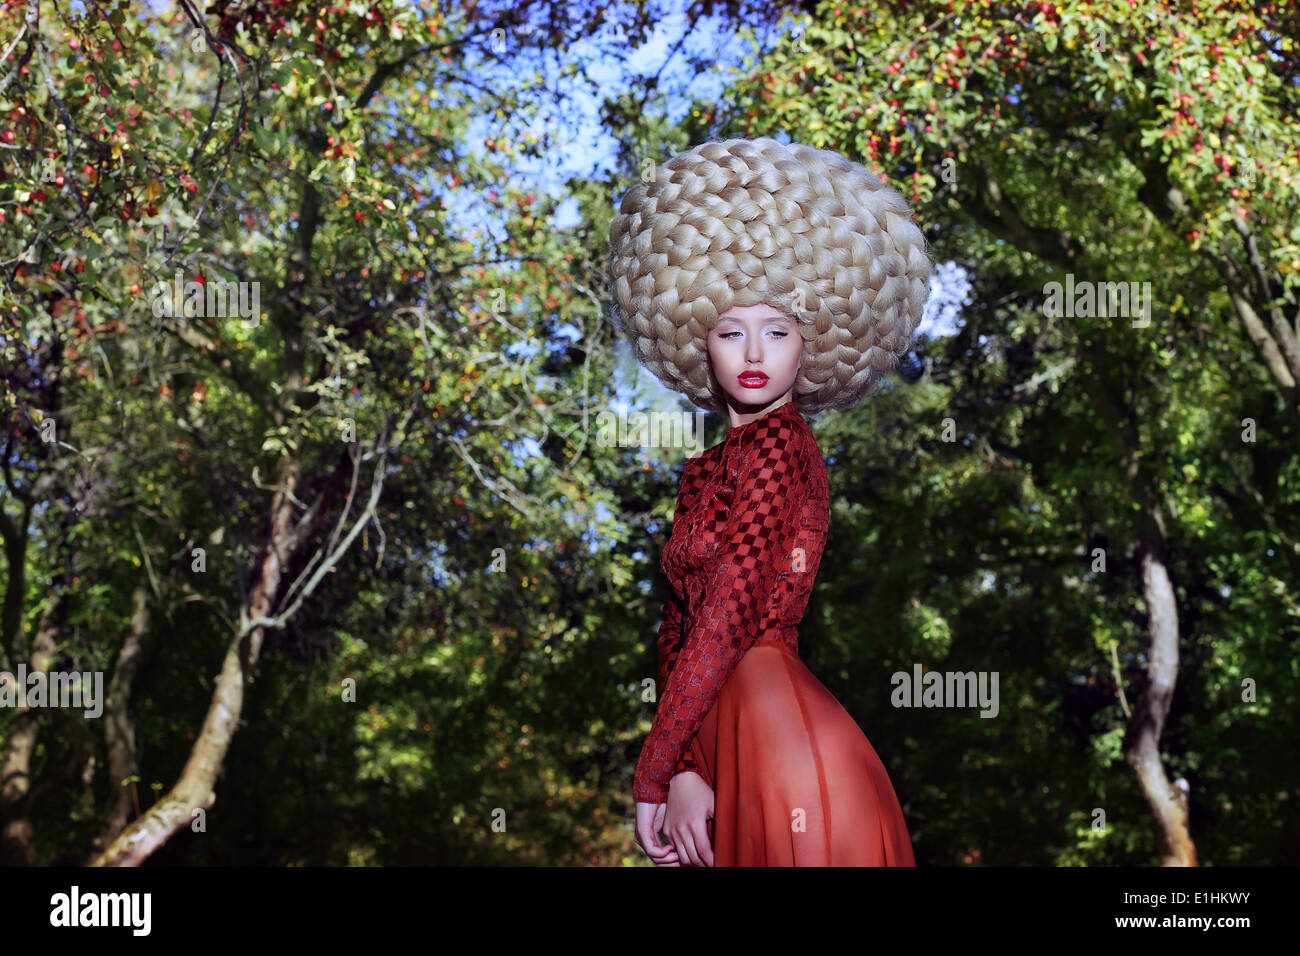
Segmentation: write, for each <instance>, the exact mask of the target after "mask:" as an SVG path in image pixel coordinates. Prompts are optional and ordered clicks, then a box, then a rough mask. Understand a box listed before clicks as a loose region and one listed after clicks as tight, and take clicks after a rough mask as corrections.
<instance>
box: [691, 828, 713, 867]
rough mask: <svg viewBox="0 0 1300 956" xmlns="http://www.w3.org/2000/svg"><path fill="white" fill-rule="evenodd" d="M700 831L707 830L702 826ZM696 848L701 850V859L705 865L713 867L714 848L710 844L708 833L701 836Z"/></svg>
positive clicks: (696, 842)
mask: <svg viewBox="0 0 1300 956" xmlns="http://www.w3.org/2000/svg"><path fill="white" fill-rule="evenodd" d="M700 829H701V830H704V829H705V828H704V826H703V824H701V825H700ZM695 846H696V849H698V850H699V853H700V859H701V860H702V861H703V863H704V865H705V866H713V846H712V844H710V843H709V834H708V833H707V832H704V833H700V834H699V836H698V837H697V838H696V840H695Z"/></svg>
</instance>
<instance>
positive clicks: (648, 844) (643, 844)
mask: <svg viewBox="0 0 1300 956" xmlns="http://www.w3.org/2000/svg"><path fill="white" fill-rule="evenodd" d="M668 789H669V791H670V792H671V790H672V783H671V782H670V783H669V784H668ZM667 810H668V804H666V803H642V802H640V801H639V800H638V801H637V805H636V843H637V846H639V847H640V848H641V849H643V850H645V852H646V854H647V855H648V856H649V857H650V859H652V860H654V861H655V866H679V865H680V864H679V863H678V862H677V851H676V850H675V849H674V848H673V845H672V844H671V843H660V842H659V831H660V830H662V829H663V826H664V814H665V813H666V812H667Z"/></svg>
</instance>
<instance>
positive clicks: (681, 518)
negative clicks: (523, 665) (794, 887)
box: [633, 402, 914, 866]
mask: <svg viewBox="0 0 1300 956" xmlns="http://www.w3.org/2000/svg"><path fill="white" fill-rule="evenodd" d="M828 524H829V488H828V486H827V482H826V466H825V463H824V462H823V460H822V457H821V452H820V450H819V449H818V447H817V443H816V440H815V439H814V437H813V434H812V430H811V429H810V428H809V427H808V424H807V422H805V421H804V419H803V416H802V415H801V414H800V413H799V411H798V409H797V408H796V407H795V405H794V403H793V402H787V403H786V404H784V405H781V406H779V407H778V408H776V409H773V410H771V411H769V412H767V413H766V414H764V415H763V416H761V417H760V418H757V419H755V420H753V421H751V422H749V423H747V424H745V425H740V426H734V427H732V428H731V430H730V431H728V433H727V436H726V439H725V440H724V441H723V442H722V443H721V444H719V445H716V446H714V447H713V448H711V449H709V450H708V451H706V452H705V453H703V454H702V455H699V456H697V457H695V458H693V459H690V460H688V461H687V463H686V467H685V469H684V471H683V475H682V485H681V490H680V491H679V493H678V497H677V506H676V510H675V513H674V518H673V530H672V535H671V537H670V539H669V541H668V544H667V546H665V548H664V553H663V557H662V559H661V566H662V567H663V570H664V573H665V574H666V575H667V577H668V580H669V584H670V586H671V589H672V593H671V595H670V597H669V600H668V601H667V603H666V604H665V605H664V610H663V624H662V625H661V626H660V629H659V635H658V650H659V685H658V686H659V689H660V698H659V704H658V708H657V710H656V712H655V720H654V725H653V726H652V728H651V731H650V734H649V735H648V736H647V738H646V742H645V744H644V746H643V747H642V750H641V757H640V760H639V761H638V763H637V769H636V776H635V779H634V784H633V792H634V797H635V799H636V800H637V801H643V802H650V803H662V802H664V801H665V800H666V799H667V794H668V782H669V780H670V779H671V777H672V776H673V775H674V774H675V773H679V772H682V771H684V770H695V771H697V772H698V773H700V775H701V776H702V777H704V779H705V780H706V781H707V782H708V783H709V785H710V786H711V787H713V789H714V792H715V819H714V821H712V826H711V830H712V831H713V832H711V836H713V835H714V833H716V837H715V838H714V840H713V852H714V865H715V866H853V865H875V866H912V865H914V860H913V857H912V847H911V840H910V838H909V837H908V834H907V826H906V822H905V820H904V818H903V814H902V810H901V808H900V806H899V804H898V799H897V797H896V796H895V794H894V790H893V786H892V784H891V783H890V781H889V777H888V774H887V773H886V772H885V768H884V766H883V764H882V763H881V761H880V759H879V757H878V756H877V755H876V753H875V751H874V749H872V747H871V744H870V743H869V742H868V741H867V738H866V736H865V735H864V734H863V733H862V730H861V729H860V728H859V727H858V725H857V724H856V723H855V722H854V720H853V718H852V717H851V716H850V715H849V714H848V712H847V711H845V710H844V708H843V707H841V706H840V704H839V703H838V702H837V701H836V700H835V698H834V697H833V696H832V695H831V694H830V692H829V691H827V690H826V688H825V687H824V686H823V685H822V684H821V682H820V681H818V680H817V679H816V677H814V676H813V674H812V673H811V672H810V671H809V670H808V669H807V667H805V666H804V664H803V662H802V661H801V660H800V659H799V655H798V646H799V644H798V641H799V635H798V624H799V622H800V620H801V619H802V617H803V613H804V610H805V609H806V607H807V604H808V598H809V595H810V593H811V590H812V584H813V580H814V579H815V577H816V573H817V568H818V566H819V565H820V562H821V556H822V550H823V547H824V545H825V540H826V530H827V527H828Z"/></svg>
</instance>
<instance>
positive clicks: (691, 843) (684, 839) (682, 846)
mask: <svg viewBox="0 0 1300 956" xmlns="http://www.w3.org/2000/svg"><path fill="white" fill-rule="evenodd" d="M675 845H676V847H677V853H678V855H679V856H680V857H681V858H682V859H683V860H686V861H689V862H687V863H686V865H687V866H703V865H704V862H703V861H702V860H701V859H700V855H699V854H698V853H697V852H695V837H694V835H693V834H692V833H691V832H690V831H687V832H686V833H683V834H682V835H681V837H679V838H678V840H677V841H676V844H675Z"/></svg>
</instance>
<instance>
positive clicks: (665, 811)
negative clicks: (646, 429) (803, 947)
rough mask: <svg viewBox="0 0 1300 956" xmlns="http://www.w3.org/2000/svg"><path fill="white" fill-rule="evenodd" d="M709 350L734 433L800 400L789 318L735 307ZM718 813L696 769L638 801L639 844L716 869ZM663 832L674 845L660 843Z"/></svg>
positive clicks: (795, 331)
mask: <svg viewBox="0 0 1300 956" xmlns="http://www.w3.org/2000/svg"><path fill="white" fill-rule="evenodd" d="M707 344H708V350H709V366H710V368H711V369H712V370H713V376H714V378H716V379H717V381H718V384H719V385H720V386H721V387H722V391H723V394H724V397H725V399H726V405H727V414H728V416H729V417H730V419H731V427H733V428H735V427H736V426H738V425H746V424H748V423H749V422H752V421H754V420H755V419H757V418H761V417H762V416H763V415H766V414H767V413H768V412H770V411H772V410H773V409H774V408H778V407H780V406H781V405H784V404H785V403H786V402H789V401H792V400H793V397H794V383H795V380H796V379H797V378H798V376H799V364H800V361H801V360H802V358H803V345H804V343H803V338H802V337H801V336H800V335H799V328H798V325H797V324H796V323H795V321H794V319H792V318H790V317H789V316H788V315H786V314H785V313H784V312H781V311H780V310H778V309H775V308H773V307H772V306H770V305H767V304H765V303H761V304H759V305H749V306H733V307H732V308H730V309H728V310H726V311H725V312H723V313H722V314H721V315H720V316H718V321H717V323H716V324H715V325H714V327H713V328H712V329H711V330H710V331H709V336H708V342H707ZM755 371H758V372H762V373H763V374H764V375H766V376H767V381H766V382H762V383H761V387H750V386H748V385H745V384H742V379H741V376H742V374H744V373H746V372H755ZM751 381H752V380H751ZM713 808H714V793H713V788H712V787H710V786H709V785H708V783H707V782H706V781H705V780H704V778H703V777H701V776H700V775H699V774H698V773H695V772H694V771H688V772H687V773H679V774H677V775H675V776H674V777H673V778H672V780H670V781H669V782H668V800H667V802H666V803H643V802H640V801H638V802H637V805H636V842H637V845H638V846H640V847H641V849H643V850H645V852H646V854H647V855H648V856H649V857H650V859H652V860H654V862H655V865H656V866H713V847H712V845H711V844H710V843H709V831H708V821H709V820H711V819H713ZM661 831H662V833H663V834H664V835H666V836H667V838H668V839H667V842H663V841H661V839H660V832H661Z"/></svg>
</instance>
